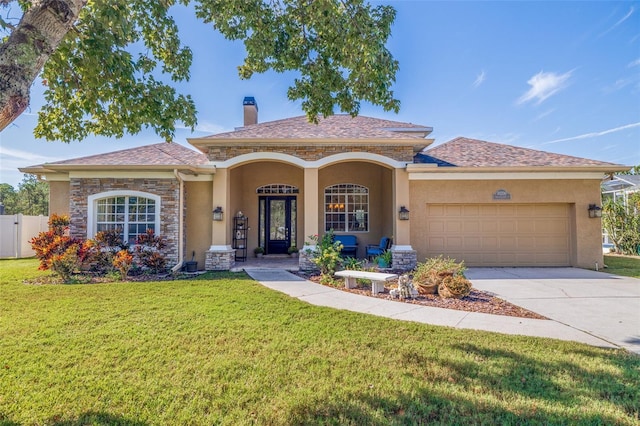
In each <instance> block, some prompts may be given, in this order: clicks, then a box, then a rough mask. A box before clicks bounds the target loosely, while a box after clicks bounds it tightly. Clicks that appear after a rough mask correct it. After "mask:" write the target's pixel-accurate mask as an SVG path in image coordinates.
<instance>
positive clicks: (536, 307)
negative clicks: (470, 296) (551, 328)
mask: <svg viewBox="0 0 640 426" xmlns="http://www.w3.org/2000/svg"><path fill="white" fill-rule="evenodd" d="M465 274H466V275H467V277H468V278H469V279H470V280H471V282H472V283H473V286H474V287H476V288H478V289H480V290H484V291H489V292H491V293H494V294H495V295H496V296H498V297H500V298H501V299H504V300H507V301H509V302H511V303H513V304H515V305H518V306H522V307H523V308H526V309H529V310H531V311H533V312H537V313H539V314H541V315H544V316H546V317H547V318H549V319H552V320H554V321H557V322H560V323H562V324H565V325H567V326H569V327H572V328H575V329H576V330H580V331H583V332H585V333H588V334H591V335H593V336H596V337H599V338H601V339H603V340H606V341H607V342H610V343H613V344H615V345H617V346H620V347H623V348H626V349H628V350H630V351H633V352H636V353H639V354H640V279H636V278H628V277H621V276H616V275H611V274H607V273H606V272H605V273H603V272H595V271H588V270H584V269H577V268H469V269H468V271H467V272H466V273H465Z"/></svg>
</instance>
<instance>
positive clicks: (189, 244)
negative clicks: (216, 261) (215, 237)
mask: <svg viewBox="0 0 640 426" xmlns="http://www.w3.org/2000/svg"><path fill="white" fill-rule="evenodd" d="M184 185H185V203H186V220H185V225H184V227H185V233H186V247H185V260H186V261H189V260H191V255H192V253H193V252H194V251H195V252H196V256H195V260H196V261H197V262H198V269H204V262H205V256H206V252H207V250H208V249H209V247H210V246H211V232H212V213H211V212H212V210H213V207H212V206H213V201H212V191H211V182H185V183H184Z"/></svg>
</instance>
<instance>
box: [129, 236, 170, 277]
mask: <svg viewBox="0 0 640 426" xmlns="http://www.w3.org/2000/svg"><path fill="white" fill-rule="evenodd" d="M136 244H137V246H136V249H135V254H136V257H137V258H138V260H139V262H140V263H141V264H142V266H144V267H146V268H148V269H150V270H151V271H152V272H153V273H156V274H157V273H158V272H162V271H164V270H165V269H166V267H167V258H166V257H165V255H164V254H163V253H162V249H164V248H165V247H166V246H167V243H166V241H165V239H164V238H162V237H161V236H158V235H155V233H154V232H153V229H147V232H146V233H145V234H142V235H139V236H138V239H137V240H136Z"/></svg>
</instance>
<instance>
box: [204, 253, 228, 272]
mask: <svg viewBox="0 0 640 426" xmlns="http://www.w3.org/2000/svg"><path fill="white" fill-rule="evenodd" d="M235 265H236V251H235V250H234V249H229V250H209V251H207V254H206V258H205V264H204V269H205V270H207V271H228V270H230V269H231V268H233V267H235Z"/></svg>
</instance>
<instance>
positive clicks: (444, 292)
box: [438, 275, 471, 299]
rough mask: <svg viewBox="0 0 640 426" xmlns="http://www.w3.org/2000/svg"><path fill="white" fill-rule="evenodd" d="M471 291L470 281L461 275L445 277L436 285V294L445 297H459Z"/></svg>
mask: <svg viewBox="0 0 640 426" xmlns="http://www.w3.org/2000/svg"><path fill="white" fill-rule="evenodd" d="M469 293H471V282H470V281H469V280H468V279H466V278H465V277H464V276H462V275H454V276H450V277H446V278H445V279H443V280H442V283H441V284H440V285H439V286H438V294H439V295H440V296H441V297H445V298H454V299H461V298H463V297H466V296H468V295H469Z"/></svg>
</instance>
